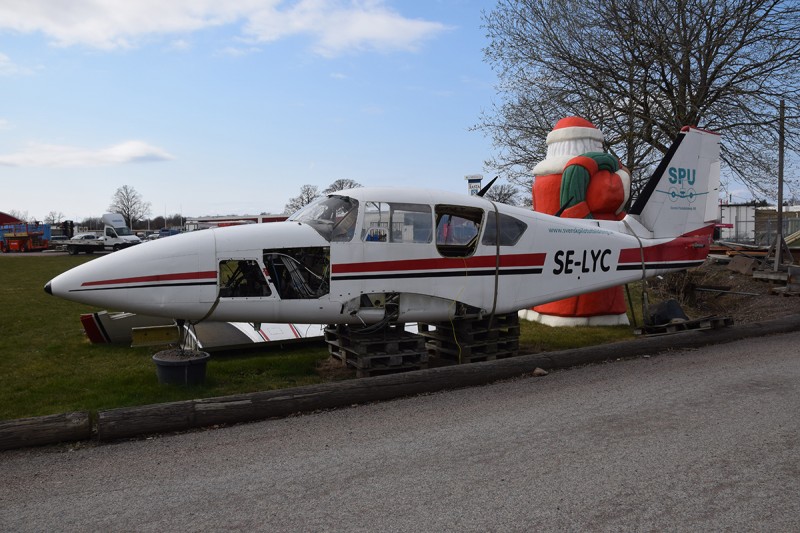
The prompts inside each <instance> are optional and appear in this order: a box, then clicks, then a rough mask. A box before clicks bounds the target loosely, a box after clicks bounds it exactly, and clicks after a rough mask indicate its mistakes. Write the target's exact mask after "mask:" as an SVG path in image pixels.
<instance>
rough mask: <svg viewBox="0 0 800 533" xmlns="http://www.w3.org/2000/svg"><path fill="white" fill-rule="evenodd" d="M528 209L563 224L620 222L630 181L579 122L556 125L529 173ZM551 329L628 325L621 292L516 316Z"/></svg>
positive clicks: (589, 127)
mask: <svg viewBox="0 0 800 533" xmlns="http://www.w3.org/2000/svg"><path fill="white" fill-rule="evenodd" d="M533 174H534V176H535V180H534V183H533V208H534V210H535V211H538V212H541V213H546V214H548V215H554V214H556V213H557V212H558V211H559V210H560V209H561V208H562V207H564V206H565V205H566V209H564V210H563V211H562V213H561V215H560V216H562V217H565V218H595V219H601V220H621V219H622V218H623V217H624V216H625V213H624V212H623V209H624V207H625V204H626V203H627V201H628V197H629V195H630V175H629V174H628V172H627V170H626V169H625V168H624V167H622V166H621V165H620V163H619V161H618V160H617V159H616V158H615V157H613V156H611V155H609V154H604V153H603V134H602V133H601V132H600V130H598V129H597V128H596V127H595V126H594V125H593V124H592V123H591V122H589V121H588V120H585V119H582V118H579V117H567V118H564V119H561V120H559V121H558V122H557V123H556V125H555V128H553V131H551V132H550V133H549V134H548V135H547V157H546V158H545V159H544V161H542V162H540V163H539V164H538V165H536V166H535V167H534V169H533ZM520 314H521V315H522V316H524V317H525V318H528V319H529V320H535V321H538V322H541V323H543V324H548V325H552V326H586V325H589V326H591V325H618V324H628V323H629V322H628V316H627V314H626V305H625V298H624V295H623V292H622V287H614V288H611V289H604V290H600V291H596V292H592V293H588V294H582V295H580V296H575V297H572V298H567V299H564V300H559V301H556V302H551V303H548V304H544V305H539V306H537V307H534V308H533V309H532V310H527V311H525V312H521V313H520Z"/></svg>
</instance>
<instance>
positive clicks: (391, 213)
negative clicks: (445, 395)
mask: <svg viewBox="0 0 800 533" xmlns="http://www.w3.org/2000/svg"><path fill="white" fill-rule="evenodd" d="M718 188H719V136H718V135H717V134H715V133H712V132H708V131H704V130H700V129H696V128H691V127H686V128H684V129H683V131H682V132H681V133H680V134H679V136H678V138H677V139H676V141H675V143H674V144H673V146H672V147H671V148H670V150H669V152H668V153H667V155H666V156H665V158H664V159H663V161H662V162H661V164H660V165H659V167H658V169H657V170H656V172H655V173H654V175H653V177H652V178H651V179H650V181H649V182H648V183H647V185H646V187H645V189H644V190H643V191H642V193H641V194H640V195H639V197H638V199H637V200H636V202H635V203H634V205H633V206H632V208H631V209H630V211H629V213H628V215H627V216H626V217H625V218H624V219H623V220H621V221H599V220H579V219H566V218H560V217H556V216H548V215H544V214H541V213H536V212H534V211H531V210H529V209H524V208H519V207H512V206H508V205H505V204H501V203H496V202H492V201H490V200H487V199H485V198H483V197H480V196H467V195H460V194H453V193H448V192H440V191H431V190H422V189H407V188H359V189H352V190H347V191H339V192H337V193H335V194H330V195H328V196H325V197H324V198H321V199H319V200H317V201H316V202H314V203H312V204H310V205H308V206H306V207H305V208H303V209H301V210H300V211H298V212H297V213H295V214H294V215H293V216H291V217H290V218H289V220H287V221H285V222H276V223H270V224H251V225H243V226H231V227H223V228H217V229H207V230H202V231H195V232H191V233H184V234H180V235H175V236H172V237H170V238H169V239H159V240H156V241H152V242H148V243H146V244H143V245H141V246H134V247H132V248H128V249H125V250H121V251H118V252H115V253H113V254H110V255H107V256H104V257H100V258H97V259H95V260H92V261H90V262H88V263H85V264H83V265H81V266H78V267H75V268H73V269H71V270H69V271H67V272H65V273H63V274H61V275H59V276H57V277H55V278H54V279H52V280H51V281H50V282H49V283H47V285H46V286H45V291H47V292H48V293H50V294H53V295H55V296H59V297H62V298H66V299H68V300H74V301H77V302H81V303H85V304H89V305H94V306H101V307H103V308H109V309H116V310H120V311H127V312H133V313H141V314H144V315H150V316H159V317H168V318H173V319H177V320H185V321H188V322H190V323H192V322H199V321H203V320H211V321H229V322H251V323H254V324H258V323H267V322H287V323H291V322H302V323H315V324H377V323H409V322H435V321H443V320H449V319H456V318H468V317H486V316H489V315H493V314H503V313H510V312H514V311H517V310H519V309H525V308H530V307H532V306H534V305H537V304H541V303H545V302H549V301H553V300H558V299H561V298H565V297H567V296H572V295H575V294H580V293H584V292H590V291H594V290H597V289H602V288H605V287H612V286H616V285H621V284H624V283H628V282H631V281H636V280H639V279H642V278H644V277H649V276H654V275H657V274H663V273H667V272H672V271H676V270H680V269H685V268H689V267H693V266H697V265H700V264H702V263H703V261H704V260H705V257H706V255H707V254H708V250H709V244H710V243H711V239H712V232H713V227H714V222H715V220H716V217H717V203H718V200H717V190H718Z"/></svg>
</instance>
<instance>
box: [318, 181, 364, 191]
mask: <svg viewBox="0 0 800 533" xmlns="http://www.w3.org/2000/svg"><path fill="white" fill-rule="evenodd" d="M358 187H363V185H361V184H360V183H358V182H357V181H355V180H350V179H338V180H336V181H334V182H333V183H331V184H330V185H329V186H328V188H327V189H325V190H324V191H322V194H331V193H334V192H336V191H343V190H345V189H357V188H358Z"/></svg>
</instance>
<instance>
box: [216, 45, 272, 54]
mask: <svg viewBox="0 0 800 533" xmlns="http://www.w3.org/2000/svg"><path fill="white" fill-rule="evenodd" d="M260 51H261V49H260V48H258V47H255V46H249V47H246V48H242V47H241V46H226V47H225V48H223V49H222V50H220V51H219V52H218V54H217V55H221V56H231V57H242V56H246V55H249V54H255V53H256V52H260Z"/></svg>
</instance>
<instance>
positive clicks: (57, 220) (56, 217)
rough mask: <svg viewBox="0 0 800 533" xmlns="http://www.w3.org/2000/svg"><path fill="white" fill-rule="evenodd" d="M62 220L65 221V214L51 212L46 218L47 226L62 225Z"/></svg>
mask: <svg viewBox="0 0 800 533" xmlns="http://www.w3.org/2000/svg"><path fill="white" fill-rule="evenodd" d="M62 220H64V213H62V212H61V211H59V212H56V211H50V212H49V213H47V216H46V217H44V222H45V224H51V225H55V224H61V221H62Z"/></svg>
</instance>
